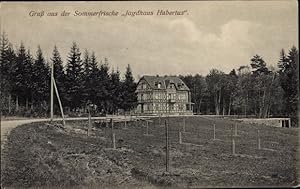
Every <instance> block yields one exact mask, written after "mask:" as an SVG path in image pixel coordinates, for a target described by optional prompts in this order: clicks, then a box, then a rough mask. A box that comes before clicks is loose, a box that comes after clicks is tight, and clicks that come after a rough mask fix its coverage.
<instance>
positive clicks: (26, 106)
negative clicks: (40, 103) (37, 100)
mask: <svg viewBox="0 0 300 189" xmlns="http://www.w3.org/2000/svg"><path fill="white" fill-rule="evenodd" d="M28 104H29V103H28V98H26V105H25V109H26V111H27V110H28Z"/></svg>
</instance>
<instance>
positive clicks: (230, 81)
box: [180, 46, 299, 125]
mask: <svg viewBox="0 0 300 189" xmlns="http://www.w3.org/2000/svg"><path fill="white" fill-rule="evenodd" d="M279 57H280V58H279V60H278V64H277V68H274V67H271V68H268V67H267V64H266V62H265V61H264V59H263V58H262V57H261V56H259V55H255V56H253V57H252V58H251V59H250V60H249V65H244V66H240V67H239V68H238V69H237V70H235V69H233V70H232V71H231V72H230V73H227V74H226V73H224V72H222V71H220V70H217V69H212V70H210V72H209V74H208V75H207V76H205V77H203V76H201V75H199V74H196V75H187V76H180V77H181V79H183V81H184V82H185V83H186V84H187V86H188V87H189V88H190V90H191V97H192V102H194V103H195V104H194V112H195V113H198V114H216V115H243V116H246V117H248V116H253V117H257V118H267V117H275V116H276V117H291V118H292V123H293V125H295V124H297V123H298V121H297V120H298V118H297V107H298V101H299V75H298V74H299V52H298V50H297V48H296V47H294V46H293V47H292V48H291V49H290V50H289V51H288V53H287V54H286V53H285V50H284V49H282V50H281V52H280V56H279Z"/></svg>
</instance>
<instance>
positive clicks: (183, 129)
mask: <svg viewBox="0 0 300 189" xmlns="http://www.w3.org/2000/svg"><path fill="white" fill-rule="evenodd" d="M182 130H183V132H185V117H183V129H182Z"/></svg>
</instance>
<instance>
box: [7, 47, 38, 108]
mask: <svg viewBox="0 0 300 189" xmlns="http://www.w3.org/2000/svg"><path fill="white" fill-rule="evenodd" d="M32 61H33V60H32V56H31V54H30V51H27V52H26V49H25V47H24V45H23V43H21V45H20V47H19V49H18V52H17V57H16V63H15V64H14V65H13V68H12V83H13V86H12V92H13V94H14V95H15V99H16V110H18V107H19V104H20V105H25V106H26V107H27V108H28V100H29V97H31V89H32V78H31V73H32V63H33V62H32Z"/></svg>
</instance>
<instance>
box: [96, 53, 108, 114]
mask: <svg viewBox="0 0 300 189" xmlns="http://www.w3.org/2000/svg"><path fill="white" fill-rule="evenodd" d="M108 71H109V67H108V61H107V59H105V63H104V64H101V65H100V70H99V82H98V87H97V88H98V93H97V106H98V107H99V110H100V111H101V113H107V109H108V104H109V98H110V96H109V91H108V88H109V85H110V83H109V73H108Z"/></svg>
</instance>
